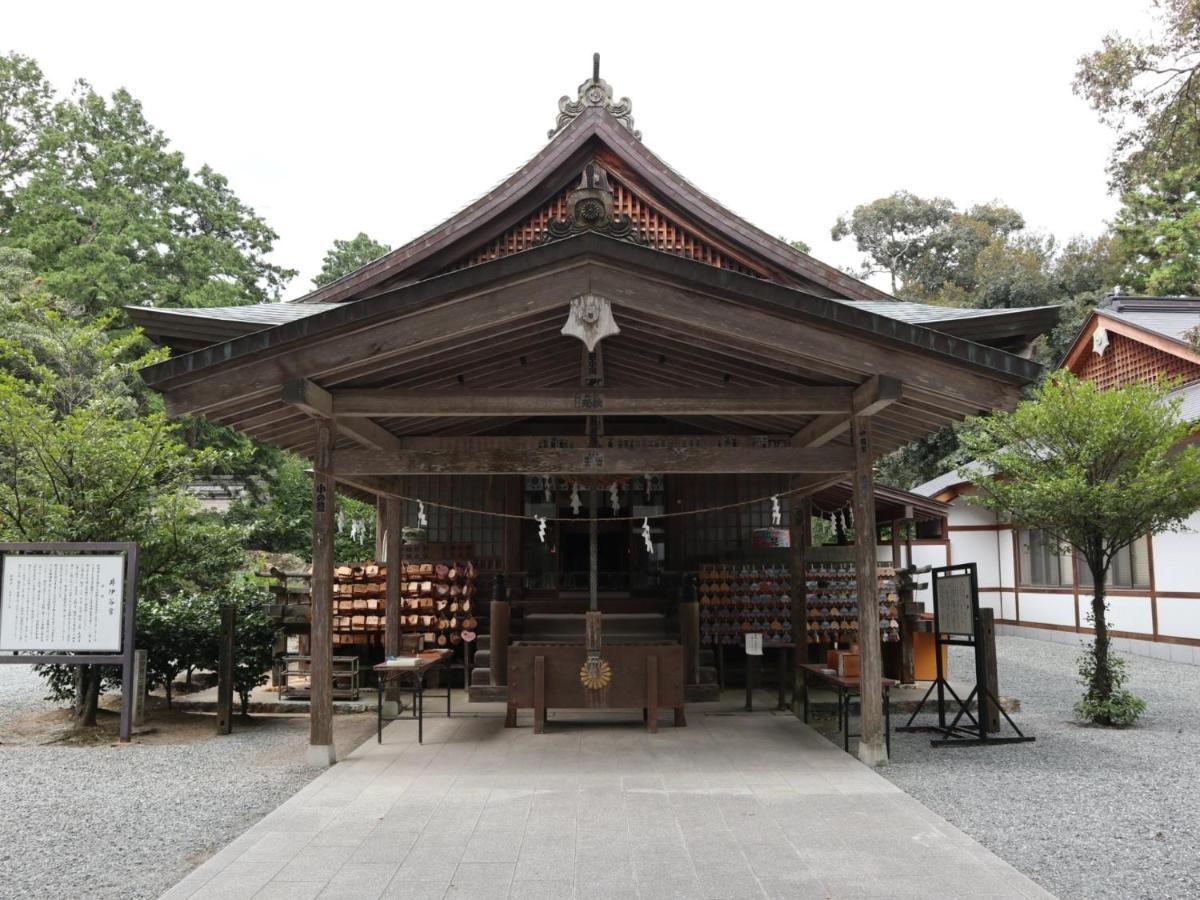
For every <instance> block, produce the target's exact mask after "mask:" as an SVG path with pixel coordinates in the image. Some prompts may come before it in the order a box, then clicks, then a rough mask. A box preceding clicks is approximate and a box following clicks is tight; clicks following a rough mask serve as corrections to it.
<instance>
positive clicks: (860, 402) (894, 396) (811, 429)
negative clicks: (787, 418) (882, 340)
mask: <svg viewBox="0 0 1200 900" xmlns="http://www.w3.org/2000/svg"><path fill="white" fill-rule="evenodd" d="M903 395H904V387H903V385H901V383H900V381H899V379H896V378H889V377H888V376H887V375H873V376H872V377H870V378H868V379H867V380H866V381H864V382H863V383H862V384H860V385H859V386H858V387H857V388H855V389H854V395H853V397H852V399H851V401H850V406H851V410H850V415H849V416H842V415H828V416H820V417H818V418H817V419H814V420H813V421H812V422H809V423H808V424H807V425H805V426H804V427H803V428H801V429H800V430H799V431H797V432H796V434H795V435H794V436H793V437H792V444H793V445H794V446H796V447H821V446H823V445H825V444H828V443H829V442H830V441H832V440H833V439H834V438H836V437H837V436H838V435H840V434H844V433H845V432H846V431H848V430H849V428H850V418H851V416H873V415H875V414H876V413H877V412H881V411H882V410H885V409H887V408H888V407H889V406H891V405H892V404H893V403H895V402H896V401H897V400H899V399H901V397H902V396H903Z"/></svg>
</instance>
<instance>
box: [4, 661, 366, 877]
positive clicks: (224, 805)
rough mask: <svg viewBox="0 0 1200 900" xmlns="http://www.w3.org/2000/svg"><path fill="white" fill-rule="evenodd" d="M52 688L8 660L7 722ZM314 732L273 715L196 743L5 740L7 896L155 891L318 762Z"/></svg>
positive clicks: (37, 704)
mask: <svg viewBox="0 0 1200 900" xmlns="http://www.w3.org/2000/svg"><path fill="white" fill-rule="evenodd" d="M43 694H44V690H43V687H42V684H41V682H40V681H39V680H38V678H37V677H36V676H35V675H34V674H33V672H32V670H31V669H28V668H26V667H24V666H0V731H2V730H3V726H4V725H5V724H7V723H9V722H11V721H12V720H13V719H14V718H15V717H16V716H19V715H22V714H24V713H27V712H30V711H35V710H38V709H45V708H47V707H48V706H49V704H46V703H45V702H44V701H42V700H41V697H42V695H43ZM355 718H359V717H355ZM362 718H369V717H362ZM372 723H373V720H372ZM151 724H152V723H151ZM306 734H307V720H306V719H278V718H276V719H269V720H263V721H261V722H259V723H258V724H256V725H255V726H254V727H253V730H240V731H239V726H238V724H237V721H236V720H235V725H234V734H233V735H230V736H228V737H222V738H213V739H203V740H198V741H194V742H191V743H179V744H136V743H135V744H132V745H130V746H127V747H113V746H91V747H71V746H64V745H49V746H37V745H30V744H7V745H3V746H0V812H2V817H0V896H3V897H4V898H46V897H89V898H91V897H95V898H109V897H111V898H118V897H120V898H137V897H157V896H158V895H159V894H161V893H162V892H163V891H164V890H166V889H167V888H169V887H170V886H171V885H173V884H174V883H175V882H177V881H179V880H180V879H181V878H182V877H183V876H184V875H185V874H187V872H188V871H189V870H190V869H191V868H192V867H193V866H194V865H195V864H196V863H197V862H199V861H201V860H202V859H203V858H205V857H206V856H207V855H208V854H210V853H212V852H214V851H215V850H217V849H219V848H220V847H222V846H223V845H224V844H226V843H228V842H229V841H231V840H232V839H233V838H235V837H236V836H237V835H239V834H240V833H241V832H242V831H244V830H245V829H246V828H247V827H249V826H250V825H251V824H252V823H253V822H255V821H257V820H258V819H259V818H261V817H262V816H263V815H265V814H266V813H267V812H269V811H270V810H272V809H274V808H275V807H276V806H278V805H279V804H280V803H282V802H283V801H284V800H286V799H287V798H288V797H290V796H291V795H292V794H294V793H295V792H296V791H297V790H299V789H300V788H301V787H303V786H304V784H306V783H307V782H308V781H309V780H310V779H312V778H313V777H315V776H316V774H318V770H313V769H308V768H305V767H304V766H303V764H302V763H303V750H304V745H305V737H306ZM347 749H348V748H347ZM339 750H342V748H340V747H339ZM343 752H344V751H343Z"/></svg>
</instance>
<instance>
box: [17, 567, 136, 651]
mask: <svg viewBox="0 0 1200 900" xmlns="http://www.w3.org/2000/svg"><path fill="white" fill-rule="evenodd" d="M0 567H2V575H0V651H2V652H15V651H20V650H55V651H68V652H74V653H120V652H121V651H122V649H123V647H122V635H121V629H122V623H123V622H124V616H125V558H124V557H122V556H107V555H105V556H101V555H98V554H93V555H86V556H82V555H81V556H66V555H63V556H35V555H23V556H15V555H14V556H5V557H4V558H3V560H2V562H0Z"/></svg>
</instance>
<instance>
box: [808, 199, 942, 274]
mask: <svg viewBox="0 0 1200 900" xmlns="http://www.w3.org/2000/svg"><path fill="white" fill-rule="evenodd" d="M953 212H954V204H953V203H951V202H950V201H949V200H946V199H945V198H943V197H934V198H933V199H931V200H926V199H924V198H922V197H918V196H917V195H916V194H911V193H909V192H908V191H896V192H895V193H894V194H890V195H889V196H887V197H880V198H879V199H878V200H873V201H871V202H870V203H864V204H861V205H860V206H856V207H855V208H854V211H853V212H852V213H850V217H849V218H846V217H845V216H842V217H840V218H838V220H837V222H835V223H834V225H833V228H832V230H831V232H830V235H831V237H832V238H833V239H834V240H835V241H840V240H843V239H844V238H848V237H853V238H854V242H855V245H856V246H857V247H858V249H859V251H860V252H862V253H865V254H866V257H867V258H866V261H865V263H864V265H863V269H862V273H861V274H862V277H864V278H867V277H870V276H871V275H876V274H880V273H885V272H886V273H887V275H888V276H889V278H891V282H892V293H893V294H895V293H897V292H898V290H899V288H900V285H901V283H902V282H903V281H904V280H905V279H906V277H907V276H908V274H909V273H910V272H911V271H912V269H913V267H914V266H915V265H916V264H917V261H918V260H920V259H921V258H922V257H923V256H924V255H925V254H926V253H927V252H928V251H929V248H930V244H931V242H932V241H933V239H934V236H935V235H936V234H937V232H938V231H939V229H941V228H942V227H943V226H944V225H945V224H946V223H947V222H948V221H949V220H950V217H951V215H952V214H953Z"/></svg>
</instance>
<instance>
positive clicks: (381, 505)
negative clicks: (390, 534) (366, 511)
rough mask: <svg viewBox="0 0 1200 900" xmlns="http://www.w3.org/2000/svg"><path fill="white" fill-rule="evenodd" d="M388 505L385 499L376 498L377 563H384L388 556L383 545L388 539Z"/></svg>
mask: <svg viewBox="0 0 1200 900" xmlns="http://www.w3.org/2000/svg"><path fill="white" fill-rule="evenodd" d="M387 504H388V501H387V499H385V498H384V497H376V498H375V562H383V560H384V558H385V557H386V556H387V548H386V547H385V546H384V543H383V542H384V541H385V540H386V539H387V512H386V508H387Z"/></svg>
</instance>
